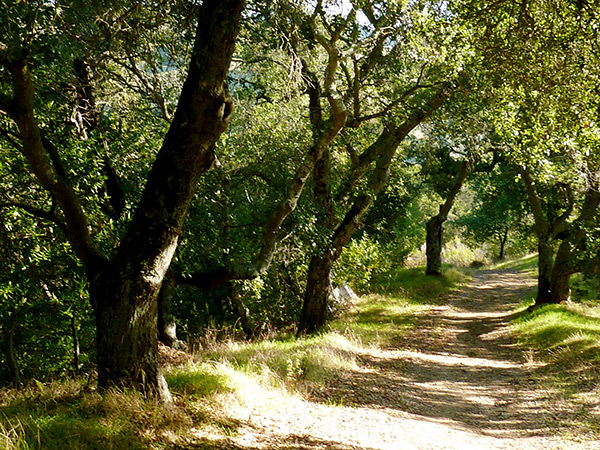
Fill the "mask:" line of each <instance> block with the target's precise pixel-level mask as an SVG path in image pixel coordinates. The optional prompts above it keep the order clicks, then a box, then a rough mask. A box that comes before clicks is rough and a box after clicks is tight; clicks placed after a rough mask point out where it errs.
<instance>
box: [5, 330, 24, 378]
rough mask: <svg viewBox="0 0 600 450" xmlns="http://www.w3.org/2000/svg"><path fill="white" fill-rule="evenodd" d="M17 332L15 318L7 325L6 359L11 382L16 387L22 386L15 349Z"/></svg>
mask: <svg viewBox="0 0 600 450" xmlns="http://www.w3.org/2000/svg"><path fill="white" fill-rule="evenodd" d="M16 330H17V323H16V322H15V321H14V319H13V318H11V319H9V323H8V324H5V329H4V356H5V357H6V365H7V366H8V373H9V376H10V382H11V383H12V384H13V385H14V386H20V385H21V377H20V376H19V366H18V364H17V358H16V357H15V349H14V337H15V331H16Z"/></svg>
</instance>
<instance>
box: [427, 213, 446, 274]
mask: <svg viewBox="0 0 600 450" xmlns="http://www.w3.org/2000/svg"><path fill="white" fill-rule="evenodd" d="M443 223H444V220H443V219H442V218H441V217H440V216H439V215H436V216H433V217H432V218H431V219H429V220H428V221H427V225H426V226H427V234H426V237H425V257H426V260H427V268H426V270H425V274H426V275H435V276H438V277H441V276H442V232H443V231H442V224H443Z"/></svg>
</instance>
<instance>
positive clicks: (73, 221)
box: [0, 0, 244, 400]
mask: <svg viewBox="0 0 600 450" xmlns="http://www.w3.org/2000/svg"><path fill="white" fill-rule="evenodd" d="M58 6H60V5H51V8H52V9H54V8H56V7H58ZM67 6H68V5H67ZM243 6H244V2H243V1H241V0H227V1H222V2H217V1H205V2H203V4H202V6H201V7H200V9H199V16H198V25H197V32H196V38H195V43H194V48H193V51H192V55H191V61H190V65H189V71H188V74H187V77H186V80H185V82H184V85H183V88H182V92H181V96H180V98H179V103H178V105H177V109H176V112H175V114H174V117H173V121H172V122H171V125H170V127H169V131H168V132H167V134H166V136H165V138H164V141H163V143H162V146H161V149H160V151H159V152H158V154H157V156H156V159H155V161H154V163H153V165H152V169H151V171H150V173H149V174H148V178H147V181H146V184H145V187H144V191H143V194H142V197H141V199H140V201H139V204H138V205H137V207H136V209H135V214H134V216H133V218H132V220H131V222H130V223H129V227H128V230H127V232H126V233H125V234H124V235H123V236H122V238H121V240H120V243H119V244H118V246H117V248H116V249H115V251H114V252H112V254H111V255H107V254H106V253H105V252H103V251H102V250H101V249H100V248H99V246H98V244H97V242H96V240H95V239H94V236H93V234H92V231H91V227H90V224H89V218H88V216H87V215H86V212H85V210H84V205H83V203H82V201H81V198H80V195H78V193H77V192H76V190H75V188H74V186H73V184H72V182H71V180H69V179H68V178H67V177H66V176H65V173H66V172H65V169H64V167H63V165H62V163H61V161H60V160H59V159H58V157H57V155H56V154H55V153H54V152H52V150H51V148H50V147H51V145H49V144H48V143H47V142H45V140H44V137H43V132H44V130H43V129H42V128H41V127H40V123H39V122H38V120H37V119H36V94H38V95H39V93H38V92H37V91H36V85H35V82H34V76H35V72H36V70H38V67H37V64H38V61H37V60H36V50H38V48H39V45H40V40H39V39H40V38H41V37H40V36H39V35H38V36H36V32H38V33H39V31H40V28H39V26H40V24H39V23H38V21H39V20H40V19H39V17H44V14H48V13H49V12H50V11H51V8H50V6H48V5H45V4H28V3H25V4H23V5H17V6H16V7H15V9H20V10H21V11H18V12H19V13H20V14H19V15H18V16H16V17H17V18H16V19H14V20H13V21H8V27H9V29H5V30H4V35H5V36H8V37H9V39H10V40H9V41H8V44H3V45H2V47H1V48H0V64H1V65H2V66H3V67H4V69H5V71H6V72H5V73H7V74H8V76H9V80H8V81H9V82H10V85H11V88H12V92H9V91H6V90H4V91H3V93H2V96H1V97H0V110H1V111H2V112H3V113H4V114H6V115H7V116H8V117H9V118H10V119H11V121H12V122H14V123H15V124H16V126H17V129H18V131H17V132H16V133H18V134H16V138H17V139H18V142H16V144H17V145H18V147H19V148H20V150H21V152H22V154H23V156H24V157H25V158H26V160H27V162H28V164H29V166H30V170H31V173H32V174H33V175H34V176H35V177H36V179H37V180H38V182H39V183H40V184H41V185H42V186H43V188H44V189H45V190H46V191H47V192H49V193H50V195H51V197H52V199H53V201H55V202H56V204H57V206H58V207H59V208H60V210H61V212H62V215H61V216H58V215H55V216H53V217H51V219H52V220H53V221H54V222H56V223H59V224H61V226H64V229H65V231H66V234H67V238H68V240H69V242H70V244H71V246H72V248H73V250H74V252H75V254H76V255H77V256H78V257H79V259H80V260H81V262H82V264H83V265H84V267H85V269H86V272H87V276H88V279H89V282H90V299H91V302H92V305H93V306H94V309H95V316H96V328H97V358H98V373H99V375H98V377H99V383H100V385H101V386H102V387H106V386H109V385H112V384H117V385H129V386H133V387H135V388H137V389H140V390H142V391H144V392H146V393H149V394H154V395H157V396H159V397H160V398H163V399H166V400H167V399H168V398H169V393H168V388H167V386H166V383H165V382H164V378H163V376H162V374H161V371H160V368H159V366H158V349H157V325H156V318H157V296H158V293H159V290H160V287H161V285H162V282H163V279H164V276H165V274H166V271H167V269H168V267H169V264H170V262H171V259H172V257H173V254H174V252H175V250H176V247H177V242H178V237H179V235H180V233H181V229H182V227H183V224H184V220H185V217H186V215H187V211H188V208H189V205H190V202H191V200H192V198H193V195H194V190H195V186H196V185H197V183H198V180H199V178H200V176H201V175H202V174H203V173H204V172H206V171H207V170H208V169H210V167H211V166H212V165H213V163H214V144H215V142H216V141H217V139H218V138H219V136H220V135H221V133H222V132H223V131H224V130H225V128H226V127H227V124H228V122H229V120H230V118H231V114H232V110H233V108H232V106H233V101H232V98H231V96H230V95H229V92H228V89H227V86H226V84H225V81H226V77H227V73H228V70H229V64H230V61H231V58H232V55H233V49H234V45H235V40H236V36H237V33H238V30H239V26H240V25H239V24H240V20H241V14H242V9H243ZM10 13H11V14H15V13H17V11H11V12H10ZM5 14H7V13H5ZM19 20H24V21H25V23H27V25H28V27H27V29H26V31H25V32H22V31H19V30H20V29H19V26H18V25H17V24H16V23H15V21H19ZM5 23H6V22H5ZM43 25H45V24H43ZM55 37H56V38H57V39H58V38H60V37H61V36H60V33H58V32H57V34H56V35H55ZM42 67H43V66H42ZM53 212H54V209H53Z"/></svg>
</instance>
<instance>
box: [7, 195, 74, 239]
mask: <svg viewBox="0 0 600 450" xmlns="http://www.w3.org/2000/svg"><path fill="white" fill-rule="evenodd" d="M4 208H19V209H22V210H23V211H25V212H28V213H29V214H31V215H32V216H35V217H39V218H40V219H44V220H47V221H49V222H52V223H54V224H55V225H56V226H58V228H59V229H60V230H61V231H62V232H64V233H65V234H67V226H66V224H65V223H64V222H63V221H62V220H60V219H59V218H58V217H56V215H55V214H54V211H53V210H50V211H44V210H43V209H40V208H35V207H33V206H31V205H27V204H25V203H19V202H4V203H0V209H4Z"/></svg>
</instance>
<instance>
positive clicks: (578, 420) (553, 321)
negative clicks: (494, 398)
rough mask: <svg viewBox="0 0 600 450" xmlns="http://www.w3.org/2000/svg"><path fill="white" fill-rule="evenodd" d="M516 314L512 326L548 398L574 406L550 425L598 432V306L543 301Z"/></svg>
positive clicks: (599, 404)
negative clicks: (554, 303)
mask: <svg viewBox="0 0 600 450" xmlns="http://www.w3.org/2000/svg"><path fill="white" fill-rule="evenodd" d="M518 315H519V317H518V318H517V319H515V320H514V321H513V322H512V324H511V326H512V331H513V333H514V334H515V335H516V336H517V337H518V340H519V342H520V344H521V347H522V348H524V349H527V350H526V353H527V354H528V359H529V361H530V362H533V363H535V364H536V365H537V366H539V368H538V369H537V370H536V371H535V377H536V378H537V380H538V383H539V386H540V389H542V390H544V391H545V392H546V397H547V400H548V401H549V402H551V401H554V402H558V404H560V403H561V402H563V403H564V404H565V405H568V408H569V410H572V411H575V412H574V413H573V414H570V415H568V416H567V417H566V418H565V419H564V420H559V421H553V422H551V423H549V424H548V426H550V427H557V428H560V429H561V430H562V431H561V432H563V433H565V432H568V433H571V434H573V435H574V436H576V435H578V434H585V433H590V432H591V433H594V434H595V435H598V434H600V417H599V415H598V411H600V383H599V381H598V380H599V379H600V305H598V304H597V303H596V304H595V305H581V304H579V305H578V304H566V305H563V304H560V305H544V306H541V307H539V308H536V309H534V310H533V311H528V310H526V309H525V310H523V311H521V312H520V313H518ZM549 404H551V403H549ZM565 430H567V431H565Z"/></svg>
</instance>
